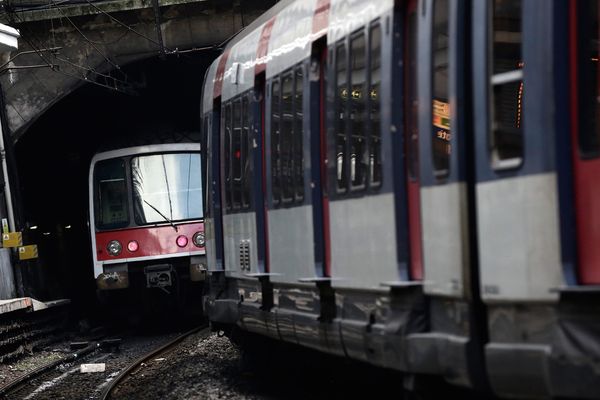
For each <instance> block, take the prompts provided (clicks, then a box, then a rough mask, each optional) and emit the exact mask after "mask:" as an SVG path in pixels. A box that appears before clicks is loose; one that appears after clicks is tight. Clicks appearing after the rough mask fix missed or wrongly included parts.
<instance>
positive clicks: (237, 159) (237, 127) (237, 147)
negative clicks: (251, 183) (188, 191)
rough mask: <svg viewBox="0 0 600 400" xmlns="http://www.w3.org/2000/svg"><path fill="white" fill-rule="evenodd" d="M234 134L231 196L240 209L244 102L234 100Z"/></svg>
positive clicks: (236, 207)
mask: <svg viewBox="0 0 600 400" xmlns="http://www.w3.org/2000/svg"><path fill="white" fill-rule="evenodd" d="M232 126H233V134H232V141H231V143H232V145H231V170H232V179H233V181H232V185H231V192H232V193H231V198H232V203H233V208H234V209H239V208H240V205H241V202H242V199H241V195H242V191H241V188H242V102H241V99H237V100H235V101H234V102H233V123H232Z"/></svg>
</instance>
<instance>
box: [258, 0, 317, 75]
mask: <svg viewBox="0 0 600 400" xmlns="http://www.w3.org/2000/svg"><path fill="white" fill-rule="evenodd" d="M316 3H317V2H316V0H299V1H295V2H294V3H292V4H290V5H289V6H288V7H287V8H286V9H285V10H283V11H281V13H279V14H278V15H277V18H276V19H275V24H274V26H273V31H272V33H271V40H270V42H269V54H268V56H267V59H268V65H267V72H266V74H267V79H268V78H270V77H272V76H274V75H277V74H279V73H281V72H282V71H284V70H286V69H287V68H289V67H291V66H292V65H295V64H298V63H299V62H300V61H302V60H304V59H306V58H308V57H309V56H310V48H311V42H312V34H311V32H312V23H313V16H314V13H315V7H316Z"/></svg>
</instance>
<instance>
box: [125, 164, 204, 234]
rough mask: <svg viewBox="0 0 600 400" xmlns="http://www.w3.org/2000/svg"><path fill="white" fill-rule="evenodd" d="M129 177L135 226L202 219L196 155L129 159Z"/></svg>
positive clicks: (199, 168) (200, 189)
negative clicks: (130, 178)
mask: <svg viewBox="0 0 600 400" xmlns="http://www.w3.org/2000/svg"><path fill="white" fill-rule="evenodd" d="M131 176H132V183H133V204H134V207H133V213H134V216H135V222H136V223H137V224H138V225H143V224H154V223H165V222H173V221H182V220H188V219H198V218H202V217H203V210H202V178H201V176H202V175H201V166H200V153H166V154H152V155H143V156H139V157H133V158H132V159H131Z"/></svg>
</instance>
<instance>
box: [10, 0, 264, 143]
mask: <svg viewBox="0 0 600 400" xmlns="http://www.w3.org/2000/svg"><path fill="white" fill-rule="evenodd" d="M155 1H156V0H155ZM217 3H219V2H215V1H208V0H193V1H191V0H162V1H160V7H158V8H155V7H153V4H152V2H151V1H146V0H127V1H124V0H118V1H114V2H98V3H91V2H89V1H85V2H82V3H78V4H71V3H66V4H67V5H63V6H59V5H56V4H55V5H53V6H50V7H47V8H44V9H35V10H31V11H25V10H23V9H19V10H17V9H15V10H14V12H9V13H8V14H7V16H8V21H6V22H7V23H9V24H11V25H12V26H14V27H16V28H17V29H19V31H20V33H21V38H20V39H19V50H18V51H15V52H13V53H12V54H8V55H7V56H6V59H5V60H4V62H5V63H7V64H6V66H5V68H8V69H7V70H5V71H3V72H4V73H2V75H1V76H0V84H1V85H2V89H3V92H4V96H5V103H6V115H7V120H8V126H9V130H10V134H11V137H12V139H13V141H14V142H17V141H18V140H19V138H20V137H21V136H22V135H23V134H25V132H26V131H27V129H28V127H29V126H31V124H32V123H33V122H35V121H36V120H37V119H38V118H39V116H40V115H42V114H43V113H44V112H45V111H47V110H48V109H49V108H50V107H51V106H52V105H53V104H55V103H56V102H58V101H59V100H60V99H62V98H63V97H64V96H66V95H67V94H69V93H71V92H72V91H74V90H75V89H77V88H78V87H79V86H81V85H83V84H85V83H91V82H93V83H96V84H102V85H106V86H109V87H114V88H117V90H131V89H134V88H135V84H136V82H130V81H129V82H128V79H127V76H126V75H124V74H123V73H122V71H121V70H120V67H122V66H124V65H126V64H128V63H131V62H133V61H138V60H141V59H144V58H148V57H153V56H156V55H161V54H162V55H164V56H165V57H185V53H186V51H189V50H197V49H199V48H203V47H210V46H215V45H218V44H220V43H222V42H223V41H225V40H227V39H228V38H230V37H232V36H233V35H234V34H235V33H236V32H238V31H239V30H240V29H242V28H243V27H244V26H246V25H248V24H249V23H250V22H251V21H252V20H254V19H255V18H257V17H258V16H259V15H260V14H262V13H263V12H264V11H265V10H266V9H268V8H269V7H270V6H271V5H272V3H273V2H272V1H258V0H253V1H244V4H243V5H242V4H240V3H232V2H226V3H228V5H227V6H223V5H222V4H221V5H220V6H216V5H215V4H217ZM29 4H31V3H29ZM42 4H47V3H42ZM157 9H158V12H156V10H157ZM157 18H158V21H160V23H159V26H160V33H159V31H158V30H157V23H156V22H157ZM161 41H162V43H163V46H161V45H160V42H161ZM55 47H60V49H57V50H56V51H47V50H45V49H50V48H55ZM161 47H162V48H161ZM11 58H12V60H11ZM9 60H10V61H9ZM32 67H33V68H32ZM198 73H203V71H198ZM198 90H201V88H198ZM94 106H95V107H98V106H101V105H98V104H96V105H94ZM50 134H51V132H50Z"/></svg>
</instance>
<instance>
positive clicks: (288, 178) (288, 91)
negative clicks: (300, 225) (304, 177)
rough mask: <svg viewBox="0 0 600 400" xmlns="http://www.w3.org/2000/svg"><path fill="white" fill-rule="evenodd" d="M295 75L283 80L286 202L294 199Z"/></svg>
mask: <svg viewBox="0 0 600 400" xmlns="http://www.w3.org/2000/svg"><path fill="white" fill-rule="evenodd" d="M293 95H294V76H293V75H292V73H291V72H288V73H286V74H285V75H284V76H283V79H282V81H281V134H280V140H281V147H280V154H281V181H280V182H281V186H282V188H281V189H282V190H281V197H282V201H283V202H284V203H290V202H291V201H293V200H294V192H293V189H294V187H293V179H292V154H293V149H292V146H293V140H292V137H293V134H294V132H293V128H294V126H293V121H294V120H293V118H294V115H293V104H294V99H293Z"/></svg>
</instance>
